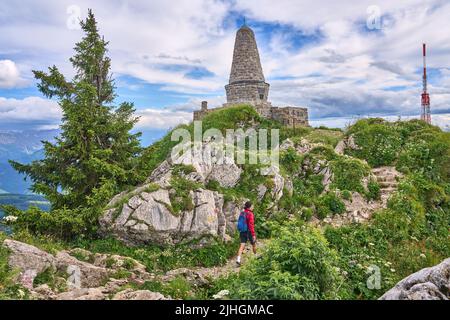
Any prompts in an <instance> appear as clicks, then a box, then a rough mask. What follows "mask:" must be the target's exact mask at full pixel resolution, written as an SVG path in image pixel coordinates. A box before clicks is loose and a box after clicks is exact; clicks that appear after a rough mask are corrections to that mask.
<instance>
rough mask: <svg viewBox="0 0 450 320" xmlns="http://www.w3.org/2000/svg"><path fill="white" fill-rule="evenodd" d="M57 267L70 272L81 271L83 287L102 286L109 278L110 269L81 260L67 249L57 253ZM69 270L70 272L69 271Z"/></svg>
mask: <svg viewBox="0 0 450 320" xmlns="http://www.w3.org/2000/svg"><path fill="white" fill-rule="evenodd" d="M56 261H57V269H58V270H61V271H63V272H67V273H70V270H74V271H75V270H77V273H78V271H79V276H80V282H81V286H82V287H83V288H95V287H99V286H101V285H102V284H103V283H104V281H105V280H106V279H108V276H109V274H110V273H111V271H110V270H108V269H106V268H102V267H97V266H95V265H93V264H90V263H87V262H84V261H80V260H78V259H76V258H75V257H72V256H71V255H69V254H68V253H67V252H65V251H61V252H58V254H57V255H56ZM68 271H69V272H68Z"/></svg>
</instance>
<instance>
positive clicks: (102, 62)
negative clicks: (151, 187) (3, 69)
mask: <svg viewBox="0 0 450 320" xmlns="http://www.w3.org/2000/svg"><path fill="white" fill-rule="evenodd" d="M80 24H81V27H82V30H83V32H84V37H83V38H82V40H81V41H80V42H79V43H77V44H76V46H75V48H74V50H75V55H74V56H73V57H72V58H71V59H70V61H71V63H72V65H73V68H74V70H75V76H74V78H73V79H72V80H71V81H67V80H66V78H65V77H64V75H62V74H61V73H60V71H59V70H58V68H57V67H55V66H53V67H50V68H49V71H48V73H46V72H42V71H33V72H34V75H35V78H36V79H37V80H38V88H39V90H40V91H41V92H42V94H43V95H44V96H46V97H48V98H56V99H57V100H58V103H59V106H60V107H61V109H62V113H63V117H62V125H61V132H60V135H59V136H58V137H56V141H55V143H50V142H43V143H44V150H45V157H44V158H43V159H42V160H39V161H34V162H32V163H31V164H20V163H18V162H13V161H11V164H12V166H13V167H14V168H15V169H16V170H17V171H19V172H21V173H24V174H25V175H26V176H27V177H29V178H31V180H32V182H33V183H32V187H31V190H32V191H33V192H35V193H38V194H42V195H44V196H45V197H46V198H47V199H48V200H49V201H50V203H51V206H52V211H55V210H75V211H73V214H76V212H80V209H83V210H82V211H83V214H85V215H86V214H88V215H89V214H90V213H87V212H92V211H89V209H90V208H92V210H94V209H95V208H96V207H101V206H102V205H104V203H105V201H106V200H107V199H108V198H109V197H111V196H112V195H113V194H114V193H115V192H117V191H119V190H120V189H122V188H123V187H124V186H126V185H129V184H134V183H136V176H137V175H136V173H135V166H136V162H137V158H138V156H139V154H140V152H141V147H140V144H139V136H140V133H138V134H131V133H130V130H131V129H132V128H133V126H134V125H135V123H136V122H137V120H138V118H136V117H135V116H134V115H133V113H134V111H135V110H134V106H133V104H131V103H122V104H120V105H119V106H114V100H115V98H116V95H115V93H114V90H115V87H114V81H113V79H112V76H111V73H110V69H111V60H110V58H109V57H107V55H106V54H107V46H108V42H106V41H105V40H104V38H103V37H101V36H100V35H99V31H98V28H97V22H96V20H95V17H94V14H93V13H92V11H91V10H89V12H88V17H87V18H86V20H85V21H81V22H80ZM86 209H87V211H86ZM92 215H94V213H92Z"/></svg>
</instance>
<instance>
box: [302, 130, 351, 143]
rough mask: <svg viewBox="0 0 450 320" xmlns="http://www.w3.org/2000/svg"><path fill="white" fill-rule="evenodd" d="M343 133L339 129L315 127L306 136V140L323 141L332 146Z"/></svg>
mask: <svg viewBox="0 0 450 320" xmlns="http://www.w3.org/2000/svg"><path fill="white" fill-rule="evenodd" d="M343 136H344V134H343V133H342V131H341V130H339V129H337V130H336V129H328V128H327V129H325V128H324V127H322V128H318V129H315V130H314V131H312V132H311V133H310V134H309V135H307V136H306V139H307V140H308V141H311V142H313V143H323V144H325V145H329V146H330V147H332V148H334V147H336V145H337V144H338V143H339V141H341V140H342V138H343Z"/></svg>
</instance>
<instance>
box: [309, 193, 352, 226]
mask: <svg viewBox="0 0 450 320" xmlns="http://www.w3.org/2000/svg"><path fill="white" fill-rule="evenodd" d="M316 208H317V216H318V217H319V219H324V218H326V217H327V216H328V215H329V214H341V213H344V212H345V204H344V203H343V202H342V200H341V199H339V197H338V196H337V195H336V193H334V192H328V193H326V194H324V195H322V196H320V197H319V198H318V200H317V203H316Z"/></svg>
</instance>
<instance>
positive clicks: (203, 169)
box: [148, 141, 242, 188]
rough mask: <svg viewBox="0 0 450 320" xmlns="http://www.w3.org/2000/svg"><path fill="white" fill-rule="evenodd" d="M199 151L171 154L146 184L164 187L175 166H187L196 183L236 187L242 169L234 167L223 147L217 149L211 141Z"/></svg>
mask: <svg viewBox="0 0 450 320" xmlns="http://www.w3.org/2000/svg"><path fill="white" fill-rule="evenodd" d="M189 147H190V145H189ZM199 149H200V150H198V152H195V150H196V149H195V148H194V147H192V152H185V153H183V154H181V155H178V154H173V155H172V156H171V157H170V158H168V159H167V160H166V161H164V162H163V163H162V164H161V165H160V166H159V167H158V168H157V169H156V170H155V171H154V172H153V173H152V174H151V176H150V178H149V179H148V182H153V183H158V184H160V185H161V186H162V187H165V186H167V182H168V181H169V180H170V176H171V173H172V170H173V167H174V166H175V165H188V166H192V167H193V168H194V169H195V172H194V173H193V175H192V176H193V177H194V180H196V181H197V182H201V183H207V182H209V181H217V182H218V183H219V184H220V185H221V186H222V187H225V188H232V187H234V186H236V184H237V183H238V182H239V179H240V177H241V173H242V169H241V168H240V167H238V166H237V165H236V163H235V161H234V158H233V157H231V156H229V155H228V154H227V153H226V152H224V149H223V145H222V144H219V147H217V146H216V145H215V144H214V142H213V141H208V142H204V143H202V145H201V148H199ZM169 184H170V183H169Z"/></svg>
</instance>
